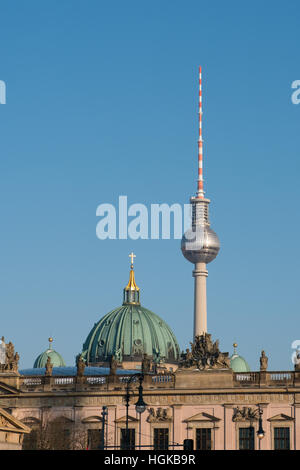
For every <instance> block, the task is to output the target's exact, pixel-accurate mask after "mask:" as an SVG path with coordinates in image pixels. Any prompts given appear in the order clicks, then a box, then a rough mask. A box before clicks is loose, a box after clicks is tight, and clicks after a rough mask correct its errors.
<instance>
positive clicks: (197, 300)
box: [193, 263, 208, 338]
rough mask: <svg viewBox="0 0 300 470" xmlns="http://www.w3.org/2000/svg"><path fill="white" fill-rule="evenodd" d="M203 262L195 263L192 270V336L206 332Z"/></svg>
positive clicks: (204, 271)
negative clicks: (193, 282)
mask: <svg viewBox="0 0 300 470" xmlns="http://www.w3.org/2000/svg"><path fill="white" fill-rule="evenodd" d="M207 275H208V273H207V269H206V264H205V263H196V264H195V269H194V271H193V276H194V278H195V290H194V338H195V336H201V335H204V334H205V333H207V305H206V278H207Z"/></svg>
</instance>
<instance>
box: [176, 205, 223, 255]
mask: <svg viewBox="0 0 300 470" xmlns="http://www.w3.org/2000/svg"><path fill="white" fill-rule="evenodd" d="M208 204H209V199H198V198H191V205H192V213H193V215H192V227H191V228H190V229H188V230H187V231H186V232H185V234H184V235H183V237H182V240H181V251H182V254H183V256H184V257H185V258H186V259H187V260H188V261H190V262H191V263H194V264H196V263H205V264H208V263H210V262H211V261H213V260H214V259H215V258H216V256H217V254H218V253H219V250H220V240H219V237H218V235H217V234H216V233H215V232H214V231H213V230H212V229H211V228H210V224H209V218H208Z"/></svg>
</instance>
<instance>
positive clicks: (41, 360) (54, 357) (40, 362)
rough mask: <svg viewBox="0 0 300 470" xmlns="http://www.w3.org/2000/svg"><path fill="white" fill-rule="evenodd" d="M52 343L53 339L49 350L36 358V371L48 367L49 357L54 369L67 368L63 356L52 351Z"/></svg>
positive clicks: (50, 340)
mask: <svg viewBox="0 0 300 470" xmlns="http://www.w3.org/2000/svg"><path fill="white" fill-rule="evenodd" d="M52 341H53V339H52V338H49V348H48V349H47V350H46V351H44V352H42V353H41V354H40V355H39V356H38V357H37V358H36V360H35V362H34V364H33V367H34V369H38V368H40V367H46V363H47V359H48V357H50V360H51V364H53V367H65V366H66V364H65V361H64V360H63V358H62V357H61V355H60V354H59V353H58V352H56V351H54V349H52V344H51V343H52Z"/></svg>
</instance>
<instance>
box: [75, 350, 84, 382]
mask: <svg viewBox="0 0 300 470" xmlns="http://www.w3.org/2000/svg"><path fill="white" fill-rule="evenodd" d="M76 367H77V372H76V375H77V377H83V375H84V369H85V362H84V359H83V357H82V355H81V354H78V356H77V357H76Z"/></svg>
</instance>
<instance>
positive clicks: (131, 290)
mask: <svg viewBox="0 0 300 470" xmlns="http://www.w3.org/2000/svg"><path fill="white" fill-rule="evenodd" d="M129 258H131V265H130V274H129V281H128V284H127V286H126V287H125V289H124V302H123V303H126V304H130V303H134V304H136V303H139V302H140V294H139V291H140V289H139V287H138V286H137V285H136V282H135V277H134V270H133V259H134V258H136V255H135V254H134V253H133V252H131V253H130V255H129Z"/></svg>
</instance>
